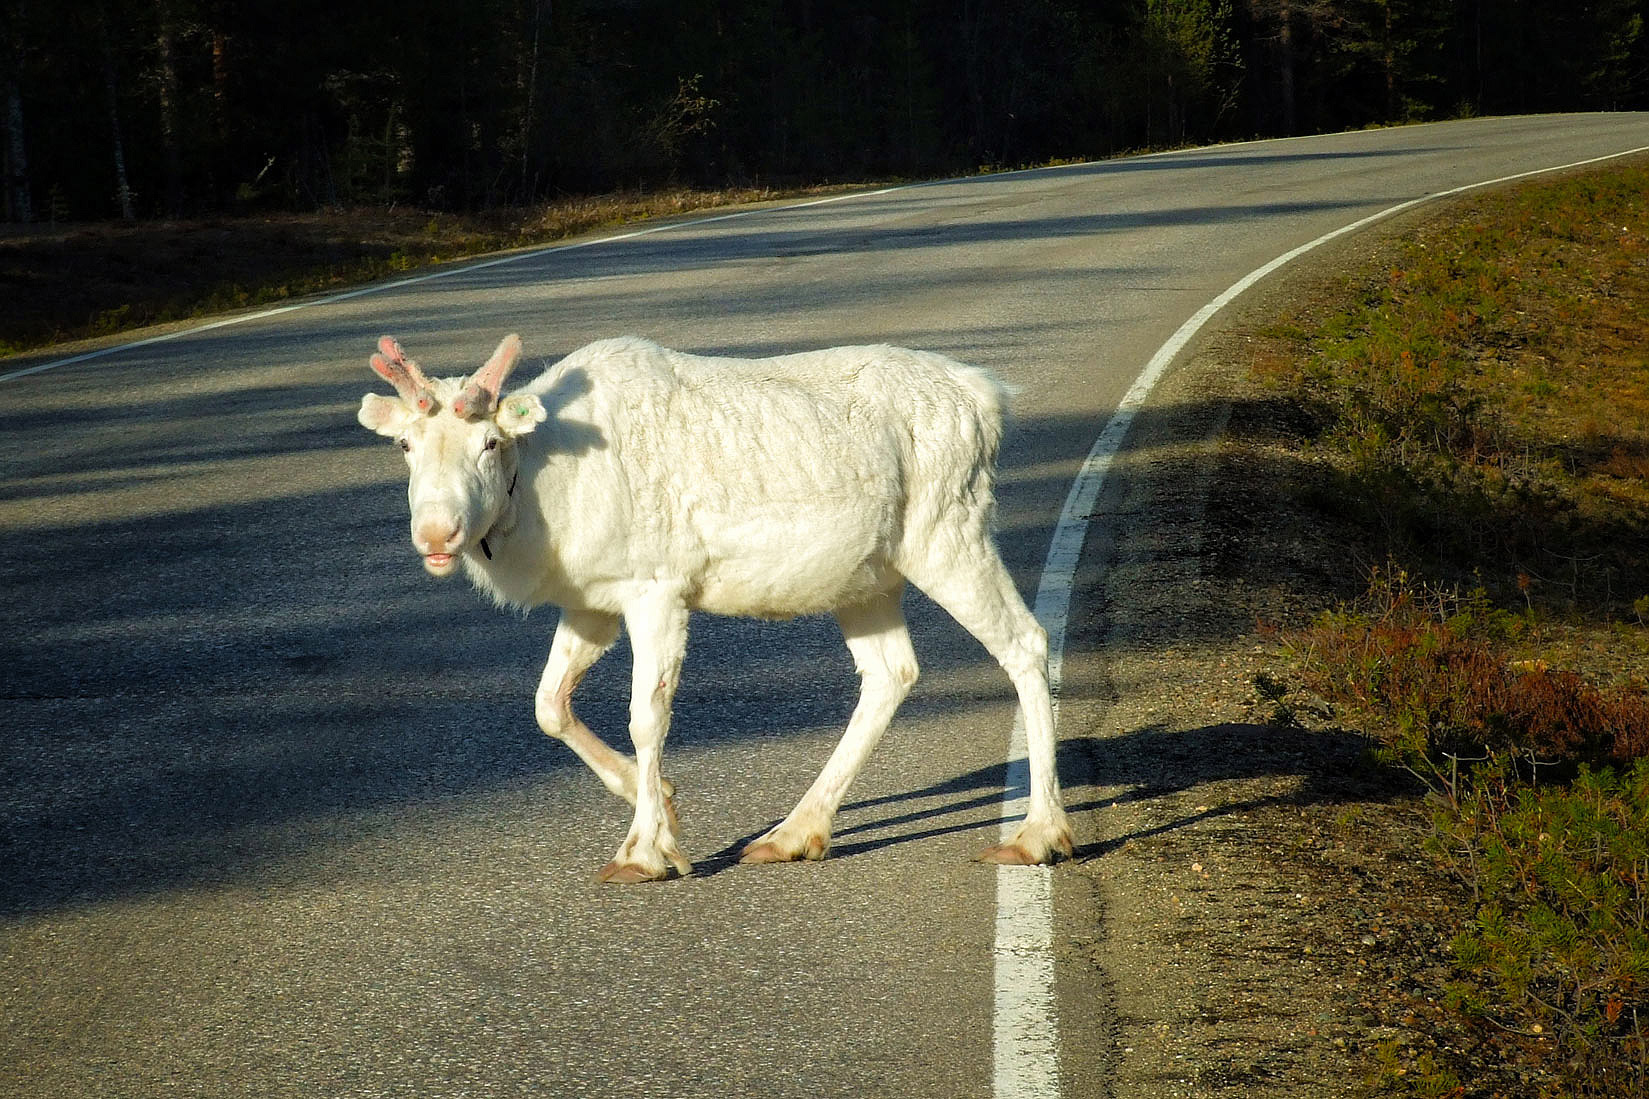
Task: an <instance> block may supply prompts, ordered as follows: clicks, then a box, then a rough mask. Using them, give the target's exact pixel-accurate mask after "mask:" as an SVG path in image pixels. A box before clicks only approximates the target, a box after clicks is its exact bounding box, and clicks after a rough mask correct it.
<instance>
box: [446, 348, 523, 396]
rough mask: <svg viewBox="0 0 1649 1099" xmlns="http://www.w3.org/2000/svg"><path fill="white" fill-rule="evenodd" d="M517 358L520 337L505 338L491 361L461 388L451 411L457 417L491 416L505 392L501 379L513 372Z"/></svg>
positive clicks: (519, 353)
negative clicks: (503, 391) (499, 398)
mask: <svg viewBox="0 0 1649 1099" xmlns="http://www.w3.org/2000/svg"><path fill="white" fill-rule="evenodd" d="M520 357H521V337H520V336H518V335H514V334H513V333H512V334H511V335H508V336H505V337H504V338H503V339H502V340H500V341H499V342H498V349H497V350H496V351H494V352H493V353H492V358H490V359H488V360H487V363H486V365H485V366H483V367H482V368H481V369H480V370H477V371H476V372H475V375H474V376H473V377H471V378H470V380H469V381H468V382H467V383H466V384H465V385H464V391H463V392H462V393H460V394H459V395H458V397H457V399H456V400H454V401H453V402H452V411H453V412H454V413H455V414H457V415H459V416H470V417H481V416H487V415H490V414H491V413H492V410H493V409H494V408H496V407H497V406H498V394H499V393H500V392H501V391H502V390H503V388H504V379H505V378H507V377H509V374H510V371H511V370H514V369H515V362H516V360H517V359H519V358H520Z"/></svg>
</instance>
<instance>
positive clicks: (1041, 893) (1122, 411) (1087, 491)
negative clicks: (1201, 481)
mask: <svg viewBox="0 0 1649 1099" xmlns="http://www.w3.org/2000/svg"><path fill="white" fill-rule="evenodd" d="M1643 152H1649V145H1646V146H1640V147H1638V148H1635V149H1627V150H1626V151H1624V152H1619V153H1610V154H1609V155H1607V156H1599V157H1592V158H1591V159H1589V160H1577V161H1574V162H1572V163H1569V164H1555V165H1552V166H1551V167H1548V168H1536V169H1534V170H1533V171H1528V172H1518V173H1516V174H1515V175H1509V176H1500V177H1499V178H1497V179H1486V180H1482V181H1480V182H1478V183H1468V184H1466V185H1465V186H1463V187H1454V188H1451V189H1449V190H1447V191H1439V192H1437V193H1436V194H1432V195H1425V196H1423V197H1421V198H1416V199H1410V200H1409V201H1407V202H1399V203H1398V204H1397V205H1395V206H1388V207H1387V208H1386V209H1384V210H1381V211H1380V212H1379V213H1376V214H1370V215H1369V216H1367V217H1365V218H1359V219H1358V220H1357V221H1354V222H1351V223H1350V224H1349V225H1343V226H1341V227H1340V228H1338V229H1335V230H1333V231H1332V232H1328V233H1324V234H1323V235H1322V236H1320V237H1318V238H1317V239H1316V240H1313V241H1309V242H1307V243H1305V244H1302V245H1300V246H1299V247H1298V248H1295V249H1292V250H1290V251H1288V252H1284V253H1283V254H1282V255H1280V256H1278V257H1277V258H1276V259H1274V260H1272V261H1271V262H1270V263H1267V264H1265V265H1264V266H1262V267H1257V268H1255V269H1254V270H1253V271H1250V272H1249V273H1248V274H1246V275H1244V276H1243V277H1242V278H1240V279H1238V280H1237V281H1236V282H1235V283H1233V284H1232V285H1231V287H1230V288H1229V289H1227V290H1226V291H1225V292H1224V293H1223V294H1221V295H1220V296H1219V297H1217V298H1215V299H1214V300H1213V301H1211V302H1209V303H1208V304H1207V305H1205V306H1203V307H1202V308H1201V309H1199V310H1197V312H1196V313H1195V314H1194V315H1193V316H1192V317H1191V319H1190V320H1188V321H1186V322H1185V323H1184V324H1182V325H1180V327H1179V330H1178V331H1177V332H1175V333H1174V334H1173V335H1172V336H1170V337H1169V338H1168V342H1166V343H1164V344H1163V345H1162V346H1161V347H1159V348H1157V352H1156V354H1154V355H1152V356H1151V359H1150V361H1149V362H1147V363H1146V364H1145V369H1144V370H1142V371H1140V374H1139V377H1138V378H1137V379H1135V381H1134V384H1133V385H1132V386H1131V387H1130V388H1129V390H1128V392H1127V394H1125V395H1124V396H1123V398H1122V401H1121V403H1119V404H1118V405H1117V409H1116V412H1114V413H1112V415H1111V419H1110V420H1109V421H1108V422H1107V423H1106V425H1105V428H1104V430H1103V431H1101V432H1100V433H1099V438H1098V439H1096V440H1094V445H1093V447H1092V449H1090V450H1089V451H1088V457H1087V458H1086V459H1085V460H1084V461H1083V463H1082V468H1081V469H1080V470H1078V472H1077V475H1076V480H1075V481H1073V482H1072V483H1071V491H1070V494H1069V495H1068V496H1067V497H1066V499H1065V506H1064V508H1063V509H1061V511H1060V513H1059V523H1058V525H1056V526H1055V527H1054V533H1053V541H1052V543H1051V544H1050V545H1049V547H1048V558H1047V562H1046V563H1045V564H1044V565H1043V568H1042V580H1041V583H1040V584H1039V585H1038V586H1037V592H1036V606H1035V613H1036V618H1037V621H1038V622H1040V623H1041V624H1042V628H1043V629H1045V630H1047V631H1048V684H1049V686H1050V687H1051V688H1052V690H1053V696H1054V714H1055V717H1056V718H1057V716H1058V713H1059V689H1060V683H1061V672H1062V670H1063V664H1064V656H1065V630H1066V626H1067V624H1068V621H1069V615H1070V604H1071V589H1072V584H1073V582H1074V578H1075V574H1076V566H1077V561H1078V559H1079V558H1081V556H1082V544H1083V542H1084V541H1085V540H1086V539H1087V536H1088V522H1089V520H1090V519H1091V518H1092V512H1093V509H1094V503H1095V501H1096V500H1098V498H1099V492H1100V489H1101V488H1102V487H1103V486H1104V484H1105V478H1106V477H1107V476H1108V475H1109V474H1110V472H1111V466H1112V463H1113V462H1114V460H1115V459H1116V456H1117V453H1118V452H1119V450H1120V449H1121V447H1122V442H1123V440H1124V439H1125V438H1126V437H1127V435H1128V429H1129V428H1130V427H1131V426H1132V425H1133V422H1134V416H1135V415H1136V414H1137V413H1138V412H1139V410H1140V409H1141V408H1143V407H1144V406H1145V401H1146V399H1147V398H1148V397H1149V396H1150V395H1151V391H1152V390H1153V389H1155V388H1156V385H1157V383H1158V382H1159V381H1161V380H1162V376H1163V375H1164V374H1165V373H1167V371H1168V367H1169V366H1170V365H1172V363H1173V361H1174V360H1175V359H1176V358H1177V357H1178V356H1179V354H1180V352H1181V351H1183V350H1185V347H1186V345H1187V344H1189V343H1190V342H1191V340H1192V338H1193V337H1195V336H1196V334H1197V333H1198V332H1199V331H1201V330H1202V328H1203V326H1204V325H1206V324H1207V323H1208V322H1209V320H1211V319H1212V318H1213V317H1214V315H1215V314H1216V313H1218V312H1219V311H1220V310H1222V309H1224V308H1225V307H1226V306H1227V305H1230V304H1231V303H1232V302H1233V301H1235V300H1236V299H1237V298H1238V297H1240V296H1241V295H1242V294H1243V292H1244V291H1246V290H1248V289H1249V288H1250V287H1252V286H1253V285H1254V284H1255V283H1257V282H1259V281H1260V280H1261V279H1263V278H1265V277H1266V276H1267V275H1269V274H1271V273H1272V272H1274V271H1276V270H1278V269H1279V268H1281V267H1283V266H1286V265H1287V264H1289V263H1292V262H1293V261H1294V260H1296V259H1299V258H1300V257H1301V256H1303V255H1305V254H1306V253H1307V252H1310V251H1311V250H1312V249H1314V248H1318V247H1320V246H1322V245H1324V244H1327V243H1328V242H1329V241H1331V240H1334V239H1336V238H1338V237H1342V236H1345V235H1346V234H1347V233H1354V232H1356V231H1357V230H1359V229H1363V228H1366V227H1367V226H1369V225H1372V224H1374V223H1375V222H1377V221H1380V220H1382V219H1384V218H1388V217H1391V216H1392V215H1394V214H1399V213H1402V212H1403V211H1404V210H1409V209H1412V208H1413V207H1415V206H1419V205H1420V204H1421V203H1425V202H1432V201H1435V200H1437V199H1442V198H1448V197H1450V196H1452V195H1459V194H1464V193H1465V192H1467V191H1475V190H1478V189H1480V188H1483V187H1493V186H1495V185H1496V184H1500V183H1511V182H1513V181H1515V180H1519V179H1527V178H1529V177H1530V176H1537V175H1544V174H1546V173H1548V172H1560V171H1563V170H1564V169H1566V168H1583V167H1585V166H1586V165H1588V164H1600V163H1603V162H1604V161H1609V160H1617V159H1619V158H1621V157H1625V156H1631V155H1633V154H1635V153H1643ZM1025 752H1026V745H1025V725H1024V720H1023V718H1022V717H1019V718H1016V719H1015V720H1014V726H1013V735H1012V738H1011V743H1010V745H1009V747H1008V774H1007V779H1006V783H1005V785H1006V792H1005V794H1004V798H1003V816H1004V818H1005V819H1004V822H1003V827H1002V831H1003V837H1004V838H1007V837H1008V836H1010V835H1011V834H1012V831H1013V826H1014V825H1016V824H1017V822H1018V821H1019V820H1020V819H1022V818H1023V817H1024V814H1025V811H1026V809H1027V800H1028V799H1027V796H1026V792H1027V791H1028V790H1029V787H1030V770H1029V766H1028V764H1027V762H1026V757H1025ZM995 972H996V977H995V984H996V987H995V997H994V1002H995V1008H994V1018H993V1019H992V1029H993V1036H992V1037H993V1040H992V1049H993V1051H994V1056H995V1060H994V1063H993V1065H992V1078H993V1081H994V1094H995V1097H996V1099H1057V1097H1058V1096H1059V1094H1060V1084H1059V1017H1058V1005H1057V1004H1056V1003H1055V1000H1054V962H1053V879H1052V873H1051V871H1050V869H1049V868H1048V867H1045V866H1031V867H1025V866H1002V867H999V868H998V869H997V877H996V946H995Z"/></svg>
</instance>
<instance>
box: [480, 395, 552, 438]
mask: <svg viewBox="0 0 1649 1099" xmlns="http://www.w3.org/2000/svg"><path fill="white" fill-rule="evenodd" d="M549 418H550V414H549V413H548V412H545V411H544V403H543V402H542V401H540V400H539V399H538V395H537V394H535V393H511V394H510V395H509V396H507V397H505V398H504V399H503V400H501V401H499V402H498V412H497V413H496V414H495V415H494V416H493V418H492V419H493V423H495V424H497V425H498V430H500V431H502V432H503V433H504V434H506V435H525V434H527V432H529V431H531V430H532V429H533V428H535V427H537V426H538V425H539V424H541V423H543V422H544V421H545V420H547V419H549Z"/></svg>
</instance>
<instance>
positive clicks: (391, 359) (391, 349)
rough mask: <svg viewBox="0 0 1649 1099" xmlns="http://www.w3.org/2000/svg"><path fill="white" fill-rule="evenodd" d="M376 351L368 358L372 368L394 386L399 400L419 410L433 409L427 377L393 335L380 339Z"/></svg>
mask: <svg viewBox="0 0 1649 1099" xmlns="http://www.w3.org/2000/svg"><path fill="white" fill-rule="evenodd" d="M378 352H379V353H378V354H376V355H374V356H372V358H371V359H370V360H369V361H370V363H371V366H372V369H373V370H374V371H376V372H377V374H378V376H379V377H381V378H383V379H384V381H386V382H388V383H389V384H390V385H392V386H394V387H395V392H397V393H399V394H400V395H401V400H403V401H405V402H406V403H407V404H409V405H411V406H412V407H413V408H416V409H417V410H418V411H420V412H433V411H435V396H434V395H433V394H432V393H431V392H430V388H429V379H428V378H426V377H424V372H423V371H422V370H420V369H418V364H417V363H416V362H414V361H413V360H411V359H409V358H407V356H406V352H404V351H402V350H401V345H400V344H398V343H396V342H395V337H393V336H385V337H383V338H382V339H380V340H379V341H378Z"/></svg>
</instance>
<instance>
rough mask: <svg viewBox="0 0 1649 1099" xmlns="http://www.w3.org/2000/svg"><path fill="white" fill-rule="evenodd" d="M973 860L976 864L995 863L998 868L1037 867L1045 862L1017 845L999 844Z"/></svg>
mask: <svg viewBox="0 0 1649 1099" xmlns="http://www.w3.org/2000/svg"><path fill="white" fill-rule="evenodd" d="M973 858H974V861H975V862H989V863H995V864H996V865H997V866H1036V865H1038V864H1039V863H1041V862H1042V861H1043V860H1041V859H1039V858H1037V857H1036V856H1035V855H1032V854H1031V853H1030V852H1029V851H1027V850H1025V849H1024V848H1023V847H1021V846H1019V845H1018V844H1017V843H998V844H996V845H995V846H993V847H987V848H985V849H984V850H983V851H981V852H979V854H977V855H975V856H974V857H973ZM1048 861H1050V862H1051V861H1053V860H1052V859H1049V860H1048Z"/></svg>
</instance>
